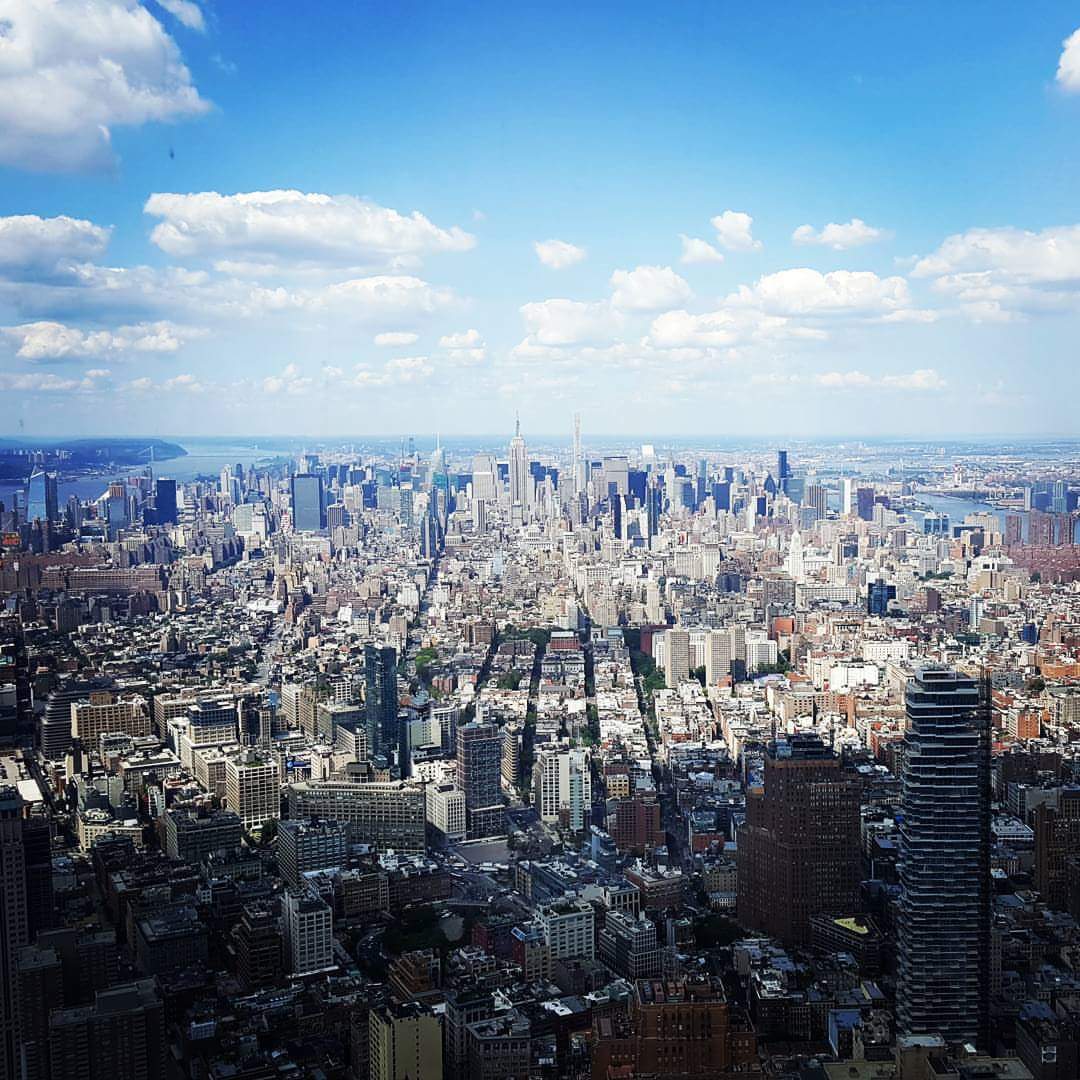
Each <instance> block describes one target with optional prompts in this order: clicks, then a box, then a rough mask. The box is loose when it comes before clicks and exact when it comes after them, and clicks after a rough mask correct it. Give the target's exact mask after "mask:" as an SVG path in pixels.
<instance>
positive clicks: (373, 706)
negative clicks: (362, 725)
mask: <svg viewBox="0 0 1080 1080" xmlns="http://www.w3.org/2000/svg"><path fill="white" fill-rule="evenodd" d="M364 684H365V685H364V689H365V696H364V709H365V719H366V721H367V723H366V726H367V738H368V750H369V753H371V754H372V755H376V754H382V755H383V756H386V755H387V754H388V753H389V752H390V750H391V749H393V748H397V750H398V753H399V755H400V753H401V747H400V745H399V744H400V742H401V733H400V732H399V731H398V722H397V714H398V694H397V650H396V649H394V647H393V646H391V645H381V646H380V645H371V644H368V645H365V646H364ZM399 764H400V763H399Z"/></svg>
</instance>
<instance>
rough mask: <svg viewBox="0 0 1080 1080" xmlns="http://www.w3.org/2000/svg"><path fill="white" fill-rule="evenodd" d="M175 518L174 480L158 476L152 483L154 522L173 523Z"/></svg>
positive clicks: (159, 523)
mask: <svg viewBox="0 0 1080 1080" xmlns="http://www.w3.org/2000/svg"><path fill="white" fill-rule="evenodd" d="M176 520H177V512H176V481H175V480H170V479H168V477H164V476H159V477H158V479H157V481H156V482H155V483H154V522H155V524H157V525H175V524H176Z"/></svg>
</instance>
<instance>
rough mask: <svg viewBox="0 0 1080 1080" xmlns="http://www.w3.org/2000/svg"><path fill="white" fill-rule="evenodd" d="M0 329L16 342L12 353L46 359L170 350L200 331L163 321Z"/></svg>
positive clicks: (47, 323) (42, 324)
mask: <svg viewBox="0 0 1080 1080" xmlns="http://www.w3.org/2000/svg"><path fill="white" fill-rule="evenodd" d="M0 333H2V334H4V336H5V337H8V338H11V339H12V340H13V341H16V342H18V349H17V350H16V354H15V355H16V356H20V357H22V359H24V360H31V361H49V360H71V359H77V358H79V357H87V356H107V355H113V354H123V353H172V352H176V351H177V350H178V349H179V348H180V347H181V345H182V344H183V343H184V341H185V340H187V339H189V338H191V337H195V336H198V335H199V333H200V332H199V331H196V330H193V329H191V328H189V327H182V326H177V325H176V324H175V323H171V322H164V321H163V322H155V323H138V324H136V325H134V326H121V327H118V328H117V329H116V330H80V329H79V328H78V327H74V326H66V325H64V324H63V323H59V322H51V321H40V322H33V323H23V324H22V325H20V326H4V327H0Z"/></svg>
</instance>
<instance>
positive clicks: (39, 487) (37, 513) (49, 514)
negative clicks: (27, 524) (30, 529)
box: [26, 469, 59, 521]
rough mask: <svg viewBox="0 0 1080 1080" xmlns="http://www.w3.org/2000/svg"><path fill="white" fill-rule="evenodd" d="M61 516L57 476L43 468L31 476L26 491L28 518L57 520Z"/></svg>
mask: <svg viewBox="0 0 1080 1080" xmlns="http://www.w3.org/2000/svg"><path fill="white" fill-rule="evenodd" d="M57 517H59V506H58V503H57V493H56V477H55V476H54V475H53V474H52V473H47V472H45V471H44V470H43V469H38V470H36V471H35V472H34V473H33V475H32V476H31V477H30V483H29V484H28V485H27V491H26V520H27V521H55V520H56V519H57Z"/></svg>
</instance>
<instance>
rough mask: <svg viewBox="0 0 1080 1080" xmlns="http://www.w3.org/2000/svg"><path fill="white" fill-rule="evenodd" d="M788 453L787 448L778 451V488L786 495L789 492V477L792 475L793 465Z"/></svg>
mask: <svg viewBox="0 0 1080 1080" xmlns="http://www.w3.org/2000/svg"><path fill="white" fill-rule="evenodd" d="M787 455H788V452H787V451H786V450H777V451H776V488H777V490H778V491H782V492H783V493H784V494H785V495H786V494H787V488H788V478H789V477H790V476H791V466H790V465H789V464H788V459H787Z"/></svg>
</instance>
